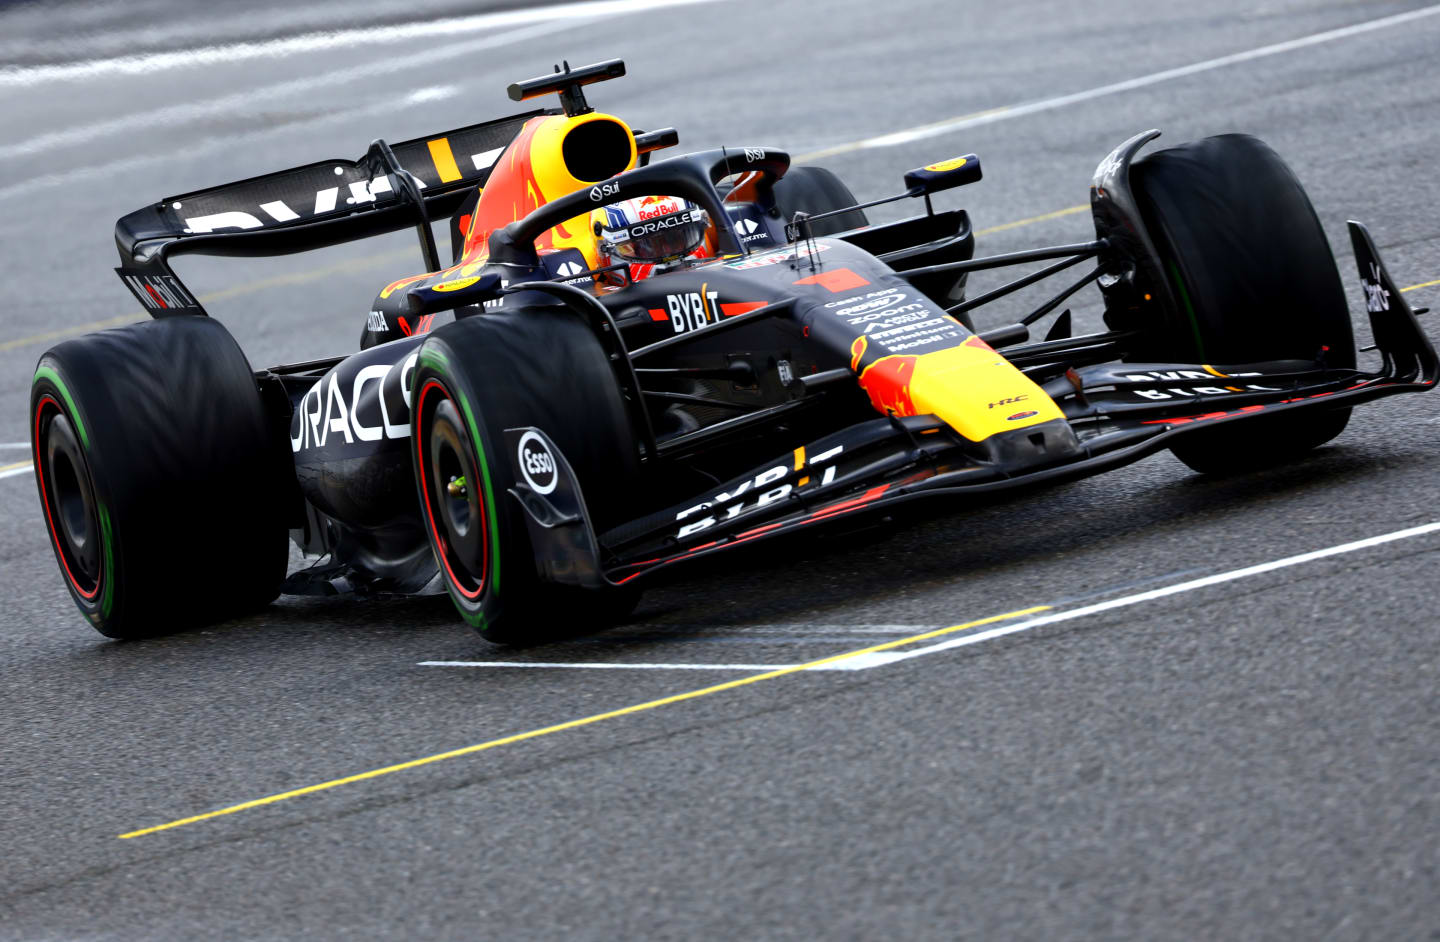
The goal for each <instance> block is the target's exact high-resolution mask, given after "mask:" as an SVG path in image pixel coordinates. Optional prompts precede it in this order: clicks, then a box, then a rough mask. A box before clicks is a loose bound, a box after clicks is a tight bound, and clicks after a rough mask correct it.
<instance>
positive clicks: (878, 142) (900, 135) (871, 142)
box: [794, 105, 1011, 164]
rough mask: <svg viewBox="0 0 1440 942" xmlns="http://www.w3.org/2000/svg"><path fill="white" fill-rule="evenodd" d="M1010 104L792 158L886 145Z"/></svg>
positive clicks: (996, 111) (801, 160)
mask: <svg viewBox="0 0 1440 942" xmlns="http://www.w3.org/2000/svg"><path fill="white" fill-rule="evenodd" d="M1010 108H1011V106H1010V105H1001V106H1000V107H998V108H987V109H985V110H984V111H976V112H972V113H971V114H964V115H959V116H957V117H954V118H943V119H941V120H939V121H932V122H930V123H929V124H921V125H917V126H915V127H913V128H906V129H904V130H903V131H895V132H894V133H891V134H881V135H879V136H877V137H867V138H865V139H864V140H860V141H851V142H849V143H848V144H836V145H835V146H834V147H825V148H822V149H820V150H812V151H811V152H810V153H808V154H801V155H800V156H799V157H796V158H794V162H795V163H797V164H804V163H809V162H811V161H813V160H824V159H825V158H826V157H834V156H836V155H837V154H849V153H851V152H853V151H857V150H863V149H866V148H871V147H886V146H888V145H889V144H890V143H891V141H892V139H893V140H895V141H896V142H899V141H902V140H908V139H909V138H910V137H912V136H924V135H926V134H927V133H928V132H931V131H938V130H940V129H941V128H946V127H949V126H950V125H952V124H959V123H960V122H962V121H972V120H974V119H976V118H988V117H990V116H991V115H997V114H1002V113H1004V112H1006V111H1009V110H1010Z"/></svg>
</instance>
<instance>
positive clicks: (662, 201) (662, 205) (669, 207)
mask: <svg viewBox="0 0 1440 942" xmlns="http://www.w3.org/2000/svg"><path fill="white" fill-rule="evenodd" d="M647 206H654V207H655V208H654V209H646V208H645V207H647ZM680 209H681V206H680V203H679V201H678V200H676V199H675V198H674V197H673V196H646V197H644V198H643V199H641V200H640V201H639V202H638V203H637V204H636V208H635V213H636V215H637V216H639V217H640V218H641V219H654V218H655V217H656V216H664V215H665V214H666V213H674V212H679V210H680Z"/></svg>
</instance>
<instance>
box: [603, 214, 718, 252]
mask: <svg viewBox="0 0 1440 942" xmlns="http://www.w3.org/2000/svg"><path fill="white" fill-rule="evenodd" d="M708 225H709V221H708V219H707V218H706V214H705V211H704V210H700V209H688V210H684V211H682V212H678V213H667V214H665V215H663V216H655V217H654V218H651V219H642V220H641V221H639V222H637V223H634V224H633V225H630V226H628V227H625V228H620V229H602V230H601V233H600V237H601V239H602V240H604V242H605V244H606V246H607V247H608V248H609V250H610V254H612V255H614V256H616V257H618V258H623V259H625V260H627V261H631V262H668V261H671V260H673V259H677V258H680V257H682V256H685V255H689V254H690V253H691V252H693V251H695V250H696V249H697V248H699V247H700V244H701V243H703V242H704V241H705V229H706V227H707V226H708Z"/></svg>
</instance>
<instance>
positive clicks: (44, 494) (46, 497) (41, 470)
mask: <svg viewBox="0 0 1440 942" xmlns="http://www.w3.org/2000/svg"><path fill="white" fill-rule="evenodd" d="M47 405H50V406H54V407H55V411H56V412H57V413H59V414H61V415H64V414H65V410H64V409H62V408H61V406H60V403H59V401H58V400H57V399H56V398H55V397H54V396H52V395H50V394H49V393H45V394H43V395H41V397H40V402H39V403H38V404H37V405H36V406H35V432H34V435H35V442H34V449H35V476H36V478H37V479H38V480H39V482H40V503H41V504H42V505H44V507H45V524H46V525H47V526H48V527H49V528H50V541H51V543H52V544H54V546H55V555H56V556H58V557H59V558H60V568H61V569H63V570H64V571H65V578H66V579H68V580H69V581H70V587H71V588H72V589H74V590H75V594H77V595H79V596H80V597H81V598H83V599H84V600H85V601H87V602H91V601H94V599H95V597H96V596H97V595H99V594H100V585H101V583H102V582H103V581H104V579H105V564H104V561H103V559H104V558H103V556H102V557H101V559H102V561H101V564H100V575H99V577H98V578H96V580H95V588H93V589H91V590H90V591H89V592H86V591H85V590H84V589H82V588H80V581H79V580H78V579H76V578H75V574H74V573H72V572H71V571H70V563H69V562H67V561H66V559H65V547H64V546H63V545H62V544H61V542H60V533H59V531H57V530H56V529H55V519H54V517H53V516H52V515H51V513H50V494H49V492H48V490H47V488H46V486H45V459H44V455H43V453H42V452H41V450H40V417H41V416H42V415H43V414H44V412H45V407H46V406H47ZM92 493H93V486H92Z"/></svg>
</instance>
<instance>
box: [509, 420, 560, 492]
mask: <svg viewBox="0 0 1440 942" xmlns="http://www.w3.org/2000/svg"><path fill="white" fill-rule="evenodd" d="M516 458H517V459H519V462H520V473H521V474H522V475H524V476H525V483H526V484H528V485H530V489H531V490H532V491H534V492H535V493H537V494H549V493H550V492H551V491H553V490H555V485H556V484H558V483H560V473H559V470H558V469H557V468H556V465H555V456H554V455H553V454H551V453H550V446H549V445H547V444H546V443H545V439H543V438H541V437H540V435H539V434H538V433H537V432H534V431H530V432H526V433H525V434H524V435H521V436H520V445H519V447H518V449H517V451H516Z"/></svg>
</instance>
